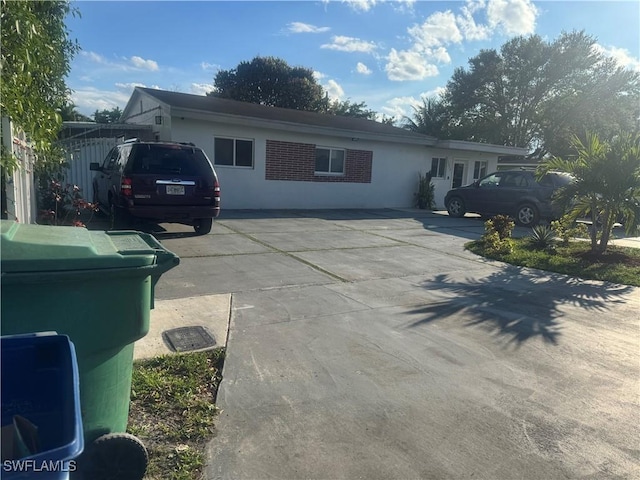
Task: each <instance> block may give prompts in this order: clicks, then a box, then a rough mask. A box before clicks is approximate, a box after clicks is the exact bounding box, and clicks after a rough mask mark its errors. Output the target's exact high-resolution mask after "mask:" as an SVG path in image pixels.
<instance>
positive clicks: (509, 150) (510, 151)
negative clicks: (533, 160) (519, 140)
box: [435, 140, 528, 156]
mask: <svg viewBox="0 0 640 480" xmlns="http://www.w3.org/2000/svg"><path fill="white" fill-rule="evenodd" d="M435 146H436V148H446V149H449V150H463V151H472V152H484V153H495V154H498V155H519V156H520V155H521V156H525V155H527V154H528V150H527V149H526V148H521V147H508V146H505V145H493V144H491V143H477V142H466V141H463V140H440V141H438V142H437V143H436V145H435Z"/></svg>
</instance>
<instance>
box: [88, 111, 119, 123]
mask: <svg viewBox="0 0 640 480" xmlns="http://www.w3.org/2000/svg"><path fill="white" fill-rule="evenodd" d="M121 116H122V110H121V109H120V107H114V108H112V109H111V110H108V109H104V110H96V111H95V112H94V113H93V119H94V120H95V121H96V123H117V122H118V121H119V120H120V117H121Z"/></svg>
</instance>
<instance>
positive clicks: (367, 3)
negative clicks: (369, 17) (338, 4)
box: [342, 0, 377, 12]
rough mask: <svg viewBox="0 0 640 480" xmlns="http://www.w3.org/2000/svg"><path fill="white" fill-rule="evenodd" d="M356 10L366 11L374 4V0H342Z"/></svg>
mask: <svg viewBox="0 0 640 480" xmlns="http://www.w3.org/2000/svg"><path fill="white" fill-rule="evenodd" d="M342 2H343V3H346V4H348V5H349V6H350V7H351V8H353V9H354V10H356V11H361V12H368V11H369V10H371V9H372V8H373V7H375V5H376V3H377V2H376V0H342Z"/></svg>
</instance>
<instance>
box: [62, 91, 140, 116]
mask: <svg viewBox="0 0 640 480" xmlns="http://www.w3.org/2000/svg"><path fill="white" fill-rule="evenodd" d="M130 95H131V93H130V92H128V91H109V90H98V89H97V88H91V87H87V88H81V89H76V90H74V91H73V92H72V93H71V101H72V102H73V104H74V105H75V106H76V108H77V109H78V111H79V112H80V113H82V114H83V115H87V116H90V115H93V113H94V112H95V111H96V110H111V109H112V108H115V107H120V108H124V106H125V105H126V104H127V102H128V101H129V97H130Z"/></svg>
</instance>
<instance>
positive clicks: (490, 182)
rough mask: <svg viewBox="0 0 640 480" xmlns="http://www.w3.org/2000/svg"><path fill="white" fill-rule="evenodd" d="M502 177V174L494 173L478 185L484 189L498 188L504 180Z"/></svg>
mask: <svg viewBox="0 0 640 480" xmlns="http://www.w3.org/2000/svg"><path fill="white" fill-rule="evenodd" d="M502 175H503V174H502V173H493V174H491V175H489V176H488V177H484V178H483V179H482V180H480V182H479V183H478V185H479V186H480V187H482V188H493V187H497V186H498V185H500V182H501V180H502Z"/></svg>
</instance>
